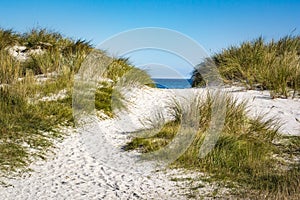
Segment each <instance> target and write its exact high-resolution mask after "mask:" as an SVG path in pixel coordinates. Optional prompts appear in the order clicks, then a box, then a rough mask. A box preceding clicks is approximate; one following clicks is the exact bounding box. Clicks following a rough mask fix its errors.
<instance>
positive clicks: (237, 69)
mask: <svg viewBox="0 0 300 200" xmlns="http://www.w3.org/2000/svg"><path fill="white" fill-rule="evenodd" d="M212 60H213V61H214V63H215V64H216V66H217V67H218V69H219V73H220V74H221V76H222V77H223V78H224V81H225V82H227V83H228V82H229V83H232V82H239V83H242V84H243V85H245V86H247V87H248V88H249V89H257V88H259V89H267V90H271V91H272V94H271V95H272V96H273V97H285V98H287V97H289V96H296V95H297V93H299V90H300V82H299V81H300V36H286V37H284V38H281V39H280V40H278V41H274V40H272V41H271V42H268V43H267V42H265V41H264V40H263V38H262V37H259V38H257V39H255V40H253V41H251V42H248V41H247V42H243V43H242V44H241V45H239V46H231V47H229V48H227V49H224V50H223V51H221V53H217V54H215V55H213V57H212ZM199 67H201V66H199ZM194 77H195V79H194V83H193V85H194V86H197V85H198V84H199V83H201V81H202V79H201V75H200V74H199V73H198V71H197V70H195V71H194Z"/></svg>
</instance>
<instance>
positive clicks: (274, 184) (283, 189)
mask: <svg viewBox="0 0 300 200" xmlns="http://www.w3.org/2000/svg"><path fill="white" fill-rule="evenodd" d="M223 98H226V100H225V101H226V117H225V123H224V127H223V129H222V132H221V134H220V137H219V139H218V140H217V143H216V145H215V148H213V150H212V151H211V152H209V153H208V154H207V155H206V156H205V157H203V158H200V157H199V149H200V147H201V145H202V144H203V140H204V138H205V136H206V134H207V131H208V128H209V125H210V123H211V114H212V105H213V101H218V98H216V97H213V96H210V95H208V96H207V98H206V100H203V99H202V101H201V102H200V103H199V106H198V107H197V109H198V112H199V114H200V118H199V130H198V132H197V135H196V137H195V138H194V140H193V142H192V144H191V145H190V146H189V147H188V149H187V151H186V152H185V153H184V154H182V155H181V156H180V157H179V158H178V159H177V160H175V161H174V162H173V163H172V164H171V166H170V167H175V168H177V167H183V168H187V169H192V170H199V171H201V172H206V173H207V174H208V175H210V177H211V178H210V180H214V181H221V182H224V183H226V184H227V185H234V186H232V187H237V185H238V188H239V189H240V192H239V193H238V194H237V195H238V196H240V197H245V198H246V197H257V195H262V196H261V198H263V196H264V198H270V199H282V198H290V199H291V198H294V197H296V196H297V195H299V188H300V187H299V186H300V181H299V180H300V171H299V163H297V162H296V161H292V160H293V159H295V158H297V156H298V158H299V156H300V152H299V143H300V139H299V137H294V138H291V137H283V136H280V135H279V134H278V131H277V130H278V129H277V128H278V126H276V124H278V123H277V122H276V121H274V120H268V121H263V120H262V118H256V119H250V118H249V117H247V108H246V103H245V102H242V103H238V102H237V100H235V99H233V98H231V97H229V96H225V97H223ZM191 103H192V104H193V105H195V102H191ZM194 109H195V108H194ZM177 110H181V109H177ZM176 113H177V115H179V116H177V117H176V118H177V119H178V118H181V115H182V114H180V113H178V112H176ZM276 127H277V128H276ZM179 128H180V120H176V121H171V122H168V123H166V124H165V125H164V126H163V128H162V129H161V130H160V131H159V132H157V133H156V134H155V135H153V136H151V137H147V138H140V137H135V138H132V140H131V141H130V142H129V143H127V144H126V146H125V147H124V149H125V150H133V149H136V150H138V151H140V152H142V153H149V152H154V151H157V150H158V149H161V148H163V147H166V145H168V144H169V143H170V142H171V141H172V139H174V137H175V135H176V133H177V131H178V129H179ZM241 188H242V189H241ZM252 195H253V196H252ZM238 196H237V197H238Z"/></svg>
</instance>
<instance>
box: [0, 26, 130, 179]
mask: <svg viewBox="0 0 300 200" xmlns="http://www.w3.org/2000/svg"><path fill="white" fill-rule="evenodd" d="M91 51H100V50H96V49H95V48H94V47H93V46H92V45H91V43H90V42H88V41H85V40H81V39H79V40H73V39H71V38H67V37H63V36H62V35H61V34H60V33H57V32H53V31H49V30H47V29H32V30H30V31H28V32H26V33H16V32H14V31H13V30H4V29H0V171H1V172H2V174H8V173H10V172H14V171H19V170H21V169H26V167H27V166H28V164H29V163H30V162H31V161H32V160H33V159H34V158H36V157H41V158H45V153H46V151H47V150H49V149H51V148H50V147H52V145H53V139H57V138H60V137H63V136H64V134H63V133H61V131H60V127H61V126H68V127H73V126H74V120H73V116H72V89H73V83H74V74H76V73H77V72H78V70H79V68H80V66H81V64H82V62H83V61H84V59H85V58H86V56H87V55H88V54H89V53H90V52H91ZM100 53H103V54H104V52H101V51H100ZM133 68H134V67H133V66H131V65H130V64H129V62H128V60H127V59H123V58H116V59H113V61H112V63H111V64H110V66H108V68H107V70H106V73H105V74H104V75H103V76H104V77H103V78H106V79H110V80H111V82H110V83H107V82H102V81H103V80H102V81H101V80H99V88H98V89H97V91H96V93H95V108H96V109H97V110H98V111H99V112H100V113H104V115H106V116H108V117H109V116H112V112H111V95H112V91H113V86H114V83H115V82H116V80H117V79H118V77H121V76H122V75H124V74H125V73H126V72H128V71H130V70H132V69H133ZM101 116H103V114H102V115H101Z"/></svg>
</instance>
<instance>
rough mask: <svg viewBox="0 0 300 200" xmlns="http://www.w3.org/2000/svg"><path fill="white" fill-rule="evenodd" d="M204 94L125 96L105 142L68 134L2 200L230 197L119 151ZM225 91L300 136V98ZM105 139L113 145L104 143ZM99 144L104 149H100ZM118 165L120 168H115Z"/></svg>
mask: <svg viewBox="0 0 300 200" xmlns="http://www.w3.org/2000/svg"><path fill="white" fill-rule="evenodd" d="M203 90H204V89H168V90H167V89H156V88H142V89H134V90H132V91H129V92H128V91H127V92H126V94H125V96H126V98H127V99H129V101H130V102H131V103H130V105H129V109H128V111H126V112H123V113H120V114H119V115H118V116H117V117H115V118H113V119H106V120H99V121H98V122H97V123H99V124H98V125H99V127H100V129H98V130H102V131H103V133H105V134H101V135H102V136H103V135H104V137H105V138H104V139H98V140H97V139H96V138H97V137H95V134H97V133H96V132H95V133H94V135H93V134H92V135H91V134H90V135H89V134H84V133H80V132H79V131H78V130H77V131H76V130H75V129H65V132H67V135H68V136H66V138H65V139H64V140H63V141H56V144H55V146H56V148H55V149H54V150H53V151H54V153H49V157H48V158H47V160H37V161H36V162H33V163H32V165H31V166H30V168H31V169H32V170H33V171H32V172H29V173H25V174H23V175H22V177H13V178H11V177H10V178H6V179H4V180H3V181H4V182H5V183H6V184H7V186H1V187H0V196H1V199H188V197H189V196H190V198H192V199H193V198H194V199H199V198H200V197H203V196H205V197H206V198H207V199H210V198H212V193H213V191H214V190H215V189H216V188H218V195H217V196H215V197H219V198H222V197H223V198H225V199H226V198H229V196H228V195H229V193H228V189H227V188H226V187H223V188H222V187H219V186H217V185H214V183H206V182H202V181H201V179H199V177H202V176H203V177H204V176H205V175H203V174H202V173H201V172H197V171H193V172H191V171H187V170H179V169H177V170H175V169H160V170H158V171H157V170H155V168H153V169H151V168H150V169H149V166H148V167H147V163H146V164H145V163H144V164H141V165H140V166H139V167H136V168H135V166H134V165H135V161H134V159H133V161H130V160H128V162H126V161H127V160H126V159H130V156H133V158H134V156H136V155H137V152H129V153H128V152H126V153H125V152H124V151H123V150H122V148H121V147H122V145H125V143H126V142H127V141H128V136H129V133H130V132H133V131H135V130H140V129H141V128H143V126H145V124H143V123H142V122H143V121H145V120H146V119H149V117H151V116H152V115H153V112H154V111H155V110H157V109H158V110H162V111H163V112H162V113H163V115H164V116H166V117H165V118H166V119H168V117H169V119H171V116H170V115H169V113H168V104H169V102H170V101H172V100H173V99H174V98H175V99H183V100H182V101H184V99H186V97H189V95H194V94H196V93H203ZM225 91H227V93H229V94H232V95H233V96H234V97H235V98H238V99H239V100H247V101H248V106H249V107H248V109H249V114H250V115H251V117H255V116H257V115H261V114H265V118H264V119H266V120H267V119H270V118H276V119H278V120H280V121H281V122H284V123H283V125H282V126H281V128H280V132H281V133H282V134H286V135H298V136H299V135H300V123H299V119H300V100H299V99H272V98H270V95H269V92H268V91H254V90H243V89H241V88H233V87H229V88H226V89H225ZM99 127H98V128H99ZM91 129H93V128H91ZM94 129H95V128H94ZM96 129H97V128H96ZM93 138H94V139H93ZM104 140H105V141H106V142H107V143H109V144H108V145H106V144H101V142H103V141H104ZM88 141H90V142H91V141H92V142H93V143H89V142H88ZM95 145H99V148H98V147H96V146H95ZM101 145H102V146H103V148H104V149H103V148H100V146H101ZM89 148H90V149H89ZM105 148H112V149H105ZM93 150H101V151H102V152H100V153H99V152H93ZM105 151H106V152H108V153H107V154H108V155H110V154H111V153H115V155H113V156H107V155H103V157H101V154H105ZM125 154H127V155H126V156H123V155H125ZM99 155H100V156H99ZM128 155H129V156H128ZM105 156H107V158H106V157H105ZM118 156H119V157H118ZM101 158H106V159H109V160H105V159H104V160H103V159H101ZM114 159H115V160H114ZM122 159H123V160H122ZM112 163H116V166H114V165H113V164H112ZM117 163H121V164H122V166H117ZM141 166H142V167H141ZM145 166H146V168H144V169H145V171H143V167H145ZM126 169H128V170H126ZM135 169H136V170H135ZM197 177H198V178H197ZM193 179H195V180H194V181H192V180H193ZM174 180H177V181H174ZM200 183H201V184H202V185H203V187H201V188H197V189H195V190H194V191H193V195H191V188H192V187H193V186H194V185H197V184H200Z"/></svg>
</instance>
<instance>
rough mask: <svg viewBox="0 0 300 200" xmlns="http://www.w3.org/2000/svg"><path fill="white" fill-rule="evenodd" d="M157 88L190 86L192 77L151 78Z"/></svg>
mask: <svg viewBox="0 0 300 200" xmlns="http://www.w3.org/2000/svg"><path fill="white" fill-rule="evenodd" d="M152 80H153V81H154V83H155V84H156V87H157V88H162V89H183V88H191V85H192V79H174V78H152Z"/></svg>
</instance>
